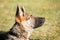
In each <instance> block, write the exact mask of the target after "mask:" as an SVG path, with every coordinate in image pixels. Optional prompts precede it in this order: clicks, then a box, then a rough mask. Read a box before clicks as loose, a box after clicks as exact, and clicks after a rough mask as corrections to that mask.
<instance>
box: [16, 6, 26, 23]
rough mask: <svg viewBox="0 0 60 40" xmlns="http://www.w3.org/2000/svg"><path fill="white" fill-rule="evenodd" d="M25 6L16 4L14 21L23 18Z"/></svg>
mask: <svg viewBox="0 0 60 40" xmlns="http://www.w3.org/2000/svg"><path fill="white" fill-rule="evenodd" d="M24 15H25V8H24V7H22V6H20V7H19V6H17V9H16V22H18V23H20V22H21V21H22V20H23V19H24Z"/></svg>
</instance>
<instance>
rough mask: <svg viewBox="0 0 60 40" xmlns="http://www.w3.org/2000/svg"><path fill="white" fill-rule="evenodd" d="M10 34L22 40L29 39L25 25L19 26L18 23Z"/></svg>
mask: <svg viewBox="0 0 60 40" xmlns="http://www.w3.org/2000/svg"><path fill="white" fill-rule="evenodd" d="M9 34H11V35H13V36H16V37H17V38H19V39H21V40H28V38H27V35H28V33H27V32H26V31H25V29H24V27H23V25H21V24H18V23H17V22H16V23H15V24H14V25H13V27H12V28H11V29H10V31H9Z"/></svg>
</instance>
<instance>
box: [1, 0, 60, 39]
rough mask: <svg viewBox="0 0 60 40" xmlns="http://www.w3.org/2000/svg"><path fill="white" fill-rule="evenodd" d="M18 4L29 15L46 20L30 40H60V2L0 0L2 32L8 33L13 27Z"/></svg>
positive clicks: (53, 0) (47, 0)
mask: <svg viewBox="0 0 60 40" xmlns="http://www.w3.org/2000/svg"><path fill="white" fill-rule="evenodd" d="M17 4H18V5H23V6H24V7H25V8H26V10H27V12H28V13H29V12H30V13H31V14H33V15H34V16H41V17H45V19H46V20H45V23H44V25H43V26H42V27H40V28H37V29H35V31H34V32H33V33H32V35H31V37H30V39H33V40H60V0H0V30H2V31H8V30H9V29H10V28H11V27H12V26H13V24H14V21H15V12H16V6H17Z"/></svg>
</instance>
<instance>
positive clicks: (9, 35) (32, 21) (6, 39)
mask: <svg viewBox="0 0 60 40" xmlns="http://www.w3.org/2000/svg"><path fill="white" fill-rule="evenodd" d="M44 21H45V18H43V17H34V16H33V15H31V14H27V13H26V11H25V8H24V7H19V6H17V10H16V15H15V24H14V25H13V27H12V28H11V29H10V30H9V31H8V32H0V40H29V36H30V35H31V33H32V31H33V30H34V29H35V28H38V27H40V26H41V25H42V24H43V23H44Z"/></svg>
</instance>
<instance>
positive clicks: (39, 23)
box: [34, 17, 45, 28]
mask: <svg viewBox="0 0 60 40" xmlns="http://www.w3.org/2000/svg"><path fill="white" fill-rule="evenodd" d="M44 22H45V18H44V17H36V18H35V27H34V28H38V27H40V26H42V25H43V24H44Z"/></svg>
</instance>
